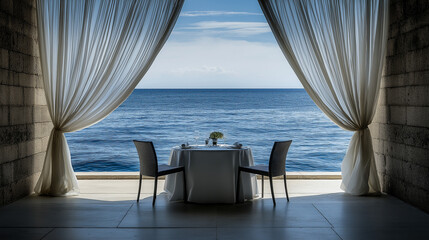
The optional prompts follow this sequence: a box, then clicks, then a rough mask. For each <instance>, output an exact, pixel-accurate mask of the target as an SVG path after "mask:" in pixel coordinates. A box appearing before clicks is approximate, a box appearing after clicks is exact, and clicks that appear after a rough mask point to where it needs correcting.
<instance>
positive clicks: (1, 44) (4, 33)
mask: <svg viewBox="0 0 429 240" xmlns="http://www.w3.org/2000/svg"><path fill="white" fill-rule="evenodd" d="M0 33H1V34H0V48H4V49H10V38H11V33H10V30H9V29H8V28H7V27H0Z"/></svg>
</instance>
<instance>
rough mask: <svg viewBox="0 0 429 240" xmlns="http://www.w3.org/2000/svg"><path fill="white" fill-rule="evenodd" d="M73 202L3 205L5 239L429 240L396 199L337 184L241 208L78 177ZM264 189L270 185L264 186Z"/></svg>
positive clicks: (278, 187)
mask: <svg viewBox="0 0 429 240" xmlns="http://www.w3.org/2000/svg"><path fill="white" fill-rule="evenodd" d="M259 182H260V181H259ZM79 183H80V187H81V194H80V195H79V196H76V197H60V198H51V197H37V196H30V197H27V198H25V199H22V200H19V201H17V202H15V203H12V204H10V205H7V206H5V207H2V208H0V239H2V240H3V239H102V240H109V239H428V236H429V215H428V214H426V213H424V212H422V211H420V210H418V209H416V208H414V207H412V206H410V205H408V204H405V203H403V202H402V201H400V200H398V199H396V198H394V197H391V196H373V197H355V196H350V195H347V194H344V193H343V192H341V190H339V184H340V181H339V180H289V182H288V186H289V191H290V197H291V199H290V200H291V201H290V202H289V203H287V202H286V199H285V195H284V192H283V191H284V189H283V186H282V181H275V192H277V193H278V194H276V197H277V198H278V199H277V200H278V201H277V206H276V207H273V205H272V201H271V199H270V198H269V197H270V192H269V188H267V189H266V196H265V197H266V198H264V199H261V198H258V199H255V200H253V201H250V202H246V203H242V204H237V205H220V204H219V205H203V204H184V203H182V202H169V201H168V200H167V198H166V195H165V193H162V186H163V182H162V181H161V182H160V184H159V185H160V188H159V192H161V193H160V194H159V195H158V197H157V202H156V206H155V207H152V205H151V203H152V197H151V192H152V186H153V185H152V184H153V182H152V181H150V180H146V181H144V184H143V190H142V192H143V194H142V200H141V201H140V203H139V204H137V203H136V202H135V197H136V190H137V186H138V182H137V181H135V180H80V181H79ZM265 186H269V185H268V183H266V185H265Z"/></svg>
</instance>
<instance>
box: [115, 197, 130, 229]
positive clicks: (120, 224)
mask: <svg viewBox="0 0 429 240" xmlns="http://www.w3.org/2000/svg"><path fill="white" fill-rule="evenodd" d="M134 204H135V203H133V204H131V206H130V207H129V208H128V210H127V212H126V213H125V214H124V216H123V217H122V219H121V221H119V223H118V225H117V226H116V228H118V227H119V225H121V223H122V221H124V219H125V217H126V216H127V215H128V213H129V212H130V210H131V208H132V207H133V206H134Z"/></svg>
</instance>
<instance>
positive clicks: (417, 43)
mask: <svg viewBox="0 0 429 240" xmlns="http://www.w3.org/2000/svg"><path fill="white" fill-rule="evenodd" d="M404 36H405V46H406V47H405V50H407V51H410V50H416V49H421V48H425V47H428V46H429V26H426V27H422V28H419V29H417V30H414V31H412V32H409V33H408V34H406V35H404Z"/></svg>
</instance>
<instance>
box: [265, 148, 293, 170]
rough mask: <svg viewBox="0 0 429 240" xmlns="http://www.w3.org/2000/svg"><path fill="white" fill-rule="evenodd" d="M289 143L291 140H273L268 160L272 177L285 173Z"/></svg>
mask: <svg viewBox="0 0 429 240" xmlns="http://www.w3.org/2000/svg"><path fill="white" fill-rule="evenodd" d="M291 144H292V140H289V141H282V142H274V145H273V149H272V150H271V156H270V162H269V170H270V173H271V176H272V177H275V176H280V175H285V174H286V155H287V152H288V150H289V147H290V145H291Z"/></svg>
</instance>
